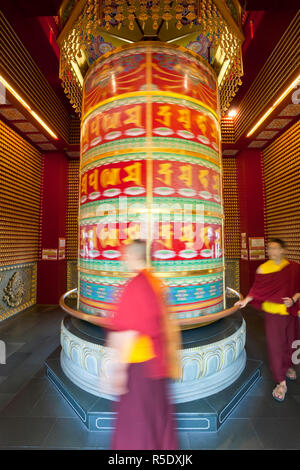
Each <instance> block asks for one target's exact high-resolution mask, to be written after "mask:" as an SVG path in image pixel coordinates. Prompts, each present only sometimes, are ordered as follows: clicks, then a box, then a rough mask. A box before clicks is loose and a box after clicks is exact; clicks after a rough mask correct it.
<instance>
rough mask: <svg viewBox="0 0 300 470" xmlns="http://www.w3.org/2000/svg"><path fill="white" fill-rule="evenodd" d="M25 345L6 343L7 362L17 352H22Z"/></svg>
mask: <svg viewBox="0 0 300 470" xmlns="http://www.w3.org/2000/svg"><path fill="white" fill-rule="evenodd" d="M24 344H25V343H12V342H6V360H7V359H8V358H9V357H10V356H11V355H12V354H14V353H15V352H16V351H20V352H21V349H22V347H23V346H24Z"/></svg>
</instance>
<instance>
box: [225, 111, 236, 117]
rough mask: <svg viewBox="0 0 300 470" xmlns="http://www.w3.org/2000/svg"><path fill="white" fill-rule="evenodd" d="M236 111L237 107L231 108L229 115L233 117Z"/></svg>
mask: <svg viewBox="0 0 300 470" xmlns="http://www.w3.org/2000/svg"><path fill="white" fill-rule="evenodd" d="M236 113H237V110H236V109H231V110H230V111H228V113H227V116H228V117H231V118H233V117H234V116H236Z"/></svg>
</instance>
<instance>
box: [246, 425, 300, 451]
mask: <svg viewBox="0 0 300 470" xmlns="http://www.w3.org/2000/svg"><path fill="white" fill-rule="evenodd" d="M251 421H252V423H253V426H254V429H255V431H256V433H257V435H258V436H259V439H260V441H261V442H262V444H263V446H264V448H265V449H274V450H275V449H276V450H294V449H297V450H300V419H297V418H268V419H263V418H252V419H251Z"/></svg>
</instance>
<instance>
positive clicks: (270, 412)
mask: <svg viewBox="0 0 300 470" xmlns="http://www.w3.org/2000/svg"><path fill="white" fill-rule="evenodd" d="M297 414H299V417H300V407H299V404H298V403H297V402H296V400H295V399H294V398H293V397H288V396H287V397H286V399H285V401H284V402H283V403H278V402H276V401H275V400H274V399H273V398H272V396H271V392H270V393H268V394H267V395H266V396H246V397H245V398H244V399H243V401H242V402H241V403H240V404H239V405H238V406H237V408H236V409H235V410H234V411H233V412H232V414H231V415H230V417H231V418H252V417H253V418H254V417H256V418H274V417H281V416H284V417H286V418H289V417H290V418H294V417H295V415H297Z"/></svg>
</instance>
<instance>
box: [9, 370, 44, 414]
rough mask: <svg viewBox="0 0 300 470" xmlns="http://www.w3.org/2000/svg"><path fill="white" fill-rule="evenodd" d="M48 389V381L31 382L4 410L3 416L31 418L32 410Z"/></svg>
mask: <svg viewBox="0 0 300 470" xmlns="http://www.w3.org/2000/svg"><path fill="white" fill-rule="evenodd" d="M48 387H49V384H48V382H47V381H46V380H43V379H34V380H31V381H30V382H29V383H28V384H27V386H25V387H24V388H23V389H22V390H21V391H20V392H19V393H17V394H16V396H15V398H14V399H13V400H11V401H10V403H9V404H8V405H7V406H6V407H5V408H3V409H2V411H1V416H6V417H9V416H11V417H22V416H23V417H25V416H30V414H31V410H32V409H33V408H34V406H35V404H36V403H37V402H38V401H39V400H40V398H41V396H43V394H44V392H45V391H46V390H47V388H48ZM41 416H42V415H41ZM47 416H51V415H47Z"/></svg>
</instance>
